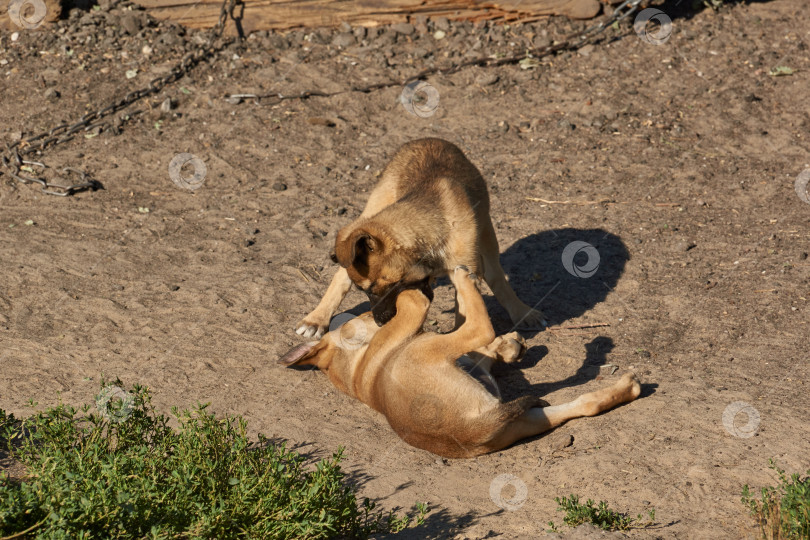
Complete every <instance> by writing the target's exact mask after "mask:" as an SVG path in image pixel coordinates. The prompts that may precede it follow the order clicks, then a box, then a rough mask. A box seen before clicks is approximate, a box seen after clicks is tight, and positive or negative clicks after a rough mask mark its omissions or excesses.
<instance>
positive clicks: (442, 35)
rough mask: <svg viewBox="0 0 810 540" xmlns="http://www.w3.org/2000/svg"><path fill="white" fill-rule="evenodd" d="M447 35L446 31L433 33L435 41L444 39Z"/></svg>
mask: <svg viewBox="0 0 810 540" xmlns="http://www.w3.org/2000/svg"><path fill="white" fill-rule="evenodd" d="M446 35H447V34H446V33H445V32H444V30H436V31H435V32H434V33H433V38H434V39H444V38H445V36H446Z"/></svg>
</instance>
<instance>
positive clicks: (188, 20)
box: [134, 0, 601, 34]
mask: <svg viewBox="0 0 810 540" xmlns="http://www.w3.org/2000/svg"><path fill="white" fill-rule="evenodd" d="M134 1H135V2H137V3H138V4H140V5H141V6H143V7H144V8H146V9H147V10H148V13H149V14H150V15H152V16H153V17H155V18H157V19H169V20H171V21H173V22H177V23H180V24H182V25H183V26H187V27H189V28H211V27H212V26H214V25H215V24H216V22H217V20H218V17H219V10H220V6H221V5H222V3H221V0H134ZM600 9H601V4H600V2H599V0H522V1H521V0H503V1H501V0H379V1H374V0H344V1H335V0H243V3H242V4H239V5H238V6H237V10H236V13H235V14H236V16H237V18H238V19H239V20H240V23H241V25H242V29H243V31H244V32H245V33H246V34H248V33H250V32H253V31H256V30H289V29H291V28H313V27H323V26H337V25H338V24H340V23H341V22H344V21H345V22H348V23H349V24H351V25H353V26H379V25H383V24H393V23H398V22H406V21H408V20H409V19H410V18H412V17H417V16H427V17H447V18H448V19H453V20H461V19H464V20H483V19H501V18H503V19H509V20H520V19H522V18H527V19H528V18H536V17H538V16H548V15H565V16H567V17H569V18H572V19H590V18H592V17H595V16H596V15H598V14H599V11H600ZM234 32H235V25H234V24H233V22H232V21H229V28H228V33H229V34H233V33H234Z"/></svg>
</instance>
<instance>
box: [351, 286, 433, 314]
mask: <svg viewBox="0 0 810 540" xmlns="http://www.w3.org/2000/svg"><path fill="white" fill-rule="evenodd" d="M406 289H419V290H420V291H422V294H424V295H425V296H427V298H428V300H430V301H431V302H432V301H433V289H432V288H431V286H430V278H425V279H423V280H422V281H418V282H416V283H397V284H396V285H394V286H392V287H391V288H390V289H388V291H386V292H385V293H384V294H380V295H377V294H374V293H371V292H368V291H366V294H367V295H368V301H369V303H370V304H371V314H372V315H373V316H374V322H375V323H377V325H378V326H382V325H384V324H385V323H387V322H388V321H390V320H391V319H393V318H394V315H396V314H397V297H398V296H399V293H401V292H402V291H404V290H406Z"/></svg>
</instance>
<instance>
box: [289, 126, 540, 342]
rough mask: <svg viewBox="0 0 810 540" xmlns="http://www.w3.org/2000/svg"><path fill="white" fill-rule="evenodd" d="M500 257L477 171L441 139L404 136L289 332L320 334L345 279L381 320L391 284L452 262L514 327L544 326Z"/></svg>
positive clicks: (389, 310)
mask: <svg viewBox="0 0 810 540" xmlns="http://www.w3.org/2000/svg"><path fill="white" fill-rule="evenodd" d="M499 255H500V253H499V250H498V239H497V238H496V237H495V229H494V228H493V227H492V221H491V220H490V217H489V195H488V194H487V186H486V183H484V179H483V178H482V177H481V173H479V172H478V169H476V168H475V166H474V165H473V164H472V163H470V162H469V160H468V159H467V158H466V157H465V156H464V154H463V153H462V152H461V150H459V149H458V148H457V147H456V146H455V145H453V144H451V143H449V142H447V141H443V140H441V139H419V140H416V141H412V142H409V143H407V144H405V145H403V146H402V148H400V149H399V151H398V152H397V153H396V155H395V156H394V157H393V158H392V159H391V162H390V163H389V164H388V166H387V167H386V168H385V170H384V171H383V173H382V177H381V179H380V182H379V183H378V184H377V186H376V187H375V188H374V191H372V192H371V195H370V196H369V199H368V203H367V204H366V208H365V210H363V213H362V214H360V217H359V218H358V219H357V220H356V221H355V222H353V223H351V224H349V225H347V226H346V227H344V228H343V229H341V230H340V232H339V233H338V235H337V238H336V240H335V253H334V255H333V261H335V262H338V263H340V266H341V268H340V269H339V270H338V272H337V274H335V277H334V278H333V279H332V283H331V284H330V285H329V289H328V290H327V291H326V294H325V295H324V297H323V299H322V300H321V302H320V304H318V307H316V308H315V309H314V310H313V311H312V312H311V313H310V314H309V315H307V316H306V317H304V319H302V320H301V321H300V322H299V323H298V326H297V329H296V332H297V333H298V334H301V335H303V336H304V337H313V336H314V337H316V338H318V337H320V336H322V335H323V333H324V332H325V331H326V329H327V327H328V326H329V320H330V319H331V317H332V315H334V314H335V312H336V311H337V309H338V307H340V303H341V301H342V300H343V298H344V297H345V296H346V293H347V292H348V291H349V288H350V287H351V284H352V282H354V283H355V284H356V285H357V286H358V287H359V288H360V289H361V290H363V291H365V292H366V293H367V294H368V296H369V300H370V302H371V304H372V312H373V313H374V318H375V320H376V321H377V323H378V324H385V323H386V322H387V321H388V319H390V318H391V316H393V313H394V307H395V302H396V294H394V293H395V292H396V287H397V285H398V284H410V283H415V282H419V281H422V280H424V279H430V280H432V279H433V278H436V277H439V276H444V275H447V274H448V273H449V271H450V270H452V269H453V268H455V267H456V266H459V265H463V266H467V267H468V268H470V269H471V270H472V271H473V272H475V273H479V274H481V275H483V277H484V280H485V281H486V282H487V284H488V285H489V287H490V289H492V292H493V293H494V294H495V298H497V299H498V302H500V304H501V305H502V306H503V307H504V308H506V310H507V311H508V312H509V316H510V317H511V319H512V321H513V322H514V323H515V325H516V326H517V325H523V326H525V327H530V328H537V327H539V326H544V325H545V321H544V316H543V313H542V312H541V311H538V310H536V309H532V308H530V307H529V306H527V305H526V304H524V303H523V302H521V301H520V300H519V299H518V297H517V295H516V294H515V292H514V291H513V290H512V287H511V286H510V285H509V283H508V282H507V281H506V276H505V275H504V272H503V268H501V263H500V261H499V259H498V257H499ZM460 323H461V321H460V319H459V318H458V314H457V318H456V326H458V325H459V324H460Z"/></svg>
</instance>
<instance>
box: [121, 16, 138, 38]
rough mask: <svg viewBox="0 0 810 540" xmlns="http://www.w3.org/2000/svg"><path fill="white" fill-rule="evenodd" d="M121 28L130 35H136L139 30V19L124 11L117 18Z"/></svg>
mask: <svg viewBox="0 0 810 540" xmlns="http://www.w3.org/2000/svg"><path fill="white" fill-rule="evenodd" d="M119 22H120V23H121V28H123V29H124V31H125V32H126V33H127V34H129V35H130V36H134V35H136V34H137V33H138V32H140V31H141V20H140V18H139V17H138V16H136V15H135V14H134V13H124V14H123V15H121V18H120V19H119Z"/></svg>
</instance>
